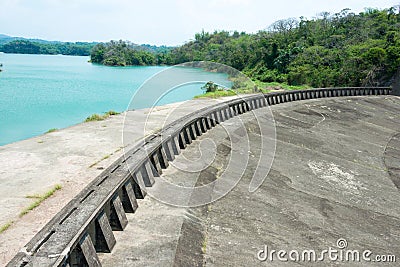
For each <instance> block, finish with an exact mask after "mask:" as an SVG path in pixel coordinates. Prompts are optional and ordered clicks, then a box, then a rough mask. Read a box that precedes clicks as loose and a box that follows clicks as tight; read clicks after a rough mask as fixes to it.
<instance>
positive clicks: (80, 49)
mask: <svg viewBox="0 0 400 267" xmlns="http://www.w3.org/2000/svg"><path fill="white" fill-rule="evenodd" d="M94 45H95V44H94V43H81V42H77V43H62V42H34V41H29V40H25V39H21V40H19V39H17V40H12V41H10V42H6V43H5V44H3V45H2V46H0V51H1V52H4V53H14V54H50V55H56V54H62V55H71V56H88V55H90V50H91V49H92V48H93V47H94Z"/></svg>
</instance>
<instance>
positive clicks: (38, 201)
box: [19, 184, 62, 217]
mask: <svg viewBox="0 0 400 267" xmlns="http://www.w3.org/2000/svg"><path fill="white" fill-rule="evenodd" d="M61 188H62V186H61V185H59V184H56V185H55V186H54V187H53V188H52V189H50V190H49V191H47V192H46V193H44V194H43V195H33V196H26V197H27V198H34V199H36V200H35V201H34V202H33V203H32V204H30V205H29V206H28V207H26V208H25V209H23V210H22V211H21V212H20V213H19V217H22V216H24V215H26V214H28V213H29V212H30V211H31V210H33V209H35V208H36V207H38V206H39V205H40V204H41V203H42V202H43V201H45V200H46V199H48V198H49V197H51V196H52V195H53V194H54V193H55V192H56V191H58V190H60V189H61Z"/></svg>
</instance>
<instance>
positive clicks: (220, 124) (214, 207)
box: [9, 88, 400, 266]
mask: <svg viewBox="0 0 400 267" xmlns="http://www.w3.org/2000/svg"><path fill="white" fill-rule="evenodd" d="M388 94H390V89H388V88H373V89H372V88H350V89H321V90H309V91H306V92H285V93H276V94H270V95H265V96H261V97H260V96H249V97H244V98H241V99H234V100H230V101H228V102H225V105H224V107H223V108H221V107H220V106H218V105H215V106H212V107H209V108H206V109H200V110H199V111H198V112H197V115H198V117H195V118H191V119H190V116H189V117H186V118H185V120H182V121H181V122H180V124H176V125H175V126H176V127H177V128H176V129H175V128H174V127H167V129H166V131H169V132H168V133H170V135H169V136H170V139H168V140H165V141H159V140H157V134H154V135H151V136H149V137H148V138H147V139H146V140H147V141H146V143H145V145H148V146H149V147H150V148H152V149H150V150H147V151H150V153H147V152H146V153H147V154H143V152H142V151H141V150H140V149H138V148H135V147H133V148H132V149H131V150H130V153H131V155H132V157H133V159H132V162H135V166H136V165H137V168H135V169H134V172H133V174H130V175H126V174H125V173H131V172H127V171H126V170H125V169H123V168H122V167H121V162H122V161H121V162H119V163H118V161H117V163H113V164H112V165H111V166H110V167H109V168H107V169H106V170H105V171H104V173H108V174H109V175H107V177H108V176H111V175H112V174H113V173H115V174H114V175H115V176H120V177H121V179H120V181H119V182H118V183H114V184H113V183H112V182H110V181H109V180H107V178H106V176H105V175H102V174H100V175H99V176H98V178H96V179H95V181H94V182H92V183H90V184H89V186H88V187H87V188H85V189H84V190H83V191H82V192H81V193H79V194H78V196H77V197H76V198H74V200H72V202H70V203H69V204H68V205H67V206H66V207H65V208H64V209H63V210H62V211H61V212H60V213H59V214H57V215H56V216H55V217H54V218H53V219H52V220H51V221H50V222H49V223H48V224H47V225H46V226H45V227H44V228H43V229H42V230H41V231H40V232H39V233H38V234H37V235H36V236H35V237H34V238H33V239H32V240H31V241H30V242H29V243H28V244H27V245H26V246H25V247H24V250H22V251H21V252H20V253H18V255H17V256H15V257H14V259H13V260H12V261H11V262H10V264H9V266H85V265H89V266H101V265H102V266H203V265H209V266H227V265H229V266H231V265H232V266H262V265H263V264H264V265H265V264H268V265H272V266H281V265H282V262H279V261H277V260H276V259H275V262H268V263H265V262H262V261H260V260H259V259H258V258H257V254H259V256H260V255H262V254H260V253H259V252H260V249H265V248H266V247H265V246H266V245H268V246H270V248H271V249H275V250H277V251H278V250H280V249H286V250H287V251H289V250H290V249H297V250H301V249H315V250H317V251H322V250H323V249H327V248H329V247H335V245H336V242H337V240H338V239H340V238H341V239H342V240H341V241H343V240H344V239H346V240H347V242H348V245H349V247H351V249H359V250H360V251H362V250H365V249H369V250H372V251H373V253H374V254H375V255H376V254H381V255H385V254H390V255H391V256H392V254H394V255H395V254H396V252H398V251H399V250H400V246H399V244H400V242H399V241H400V231H399V229H398V226H399V225H400V216H399V214H400V213H399V209H400V208H399V207H398V202H399V200H400V195H399V184H400V182H399V181H400V178H399V158H400V153H399V147H400V146H399V144H400V139H399V131H400V127H399V125H400V123H399V122H400V118H399V116H398V114H399V111H400V102H399V97H397V96H391V95H388ZM376 95H379V96H376ZM339 96H340V98H339ZM327 97H329V98H327ZM313 98H321V99H313ZM310 99H311V100H310ZM297 100H303V101H297ZM293 101H296V102H293ZM288 102H293V103H288ZM226 103H228V104H226ZM276 104H280V105H276ZM267 105H271V106H272V107H271V108H272V112H273V115H274V118H275V124H276V137H277V143H276V145H277V146H276V153H275V156H274V163H273V165H272V168H271V170H270V172H269V174H268V176H267V178H266V180H265V181H264V183H263V184H262V185H261V187H260V188H259V189H258V190H257V191H255V192H253V193H250V192H249V190H248V188H249V186H248V185H249V182H250V179H251V177H252V172H254V169H255V168H256V166H257V162H256V160H250V161H249V164H248V166H247V168H246V170H245V172H244V176H243V178H242V180H241V181H240V182H239V183H238V184H237V185H236V186H235V187H234V189H233V190H232V191H231V192H230V193H229V194H227V195H226V196H225V197H223V198H222V199H220V200H218V201H216V202H213V203H211V204H208V205H205V206H201V207H198V208H176V207H172V206H168V205H166V204H162V203H160V202H158V201H156V200H154V199H152V198H150V197H144V196H145V194H146V192H147V193H148V194H149V195H151V193H152V191H153V190H154V191H157V186H158V183H157V180H158V179H160V178H163V179H166V180H169V181H174V182H176V183H180V184H185V185H196V186H199V185H203V184H207V183H209V182H211V181H214V180H216V179H218V177H219V171H220V170H221V169H224V166H226V164H227V162H228V159H229V157H230V154H231V151H232V147H230V144H231V142H229V140H228V139H229V138H227V135H226V132H225V130H224V127H233V128H234V127H235V125H236V124H235V121H234V118H235V117H239V118H240V120H241V121H242V122H243V123H244V125H245V126H246V127H245V128H246V129H247V131H246V132H247V134H248V137H249V139H250V141H251V142H250V150H249V151H246V152H244V153H249V155H250V156H251V157H254V158H257V155H260V154H262V151H260V147H261V145H260V142H261V139H260V132H258V130H257V129H258V128H257V123H255V121H254V116H252V115H254V114H255V115H256V116H257V117H258V118H260V121H261V122H263V120H262V119H263V116H264V114H265V113H266V109H267V108H268V107H266V106H267ZM251 114H252V115H251ZM191 116H192V117H193V114H192V115H191ZM265 119H266V120H265V121H267V118H265ZM163 131H165V130H163ZM236 135H237V136H233V138H234V139H235V138H237V139H240V138H241V137H242V136H243V132H242V131H240V130H239V128H238V131H236ZM210 138H211V139H212V140H213V142H214V144H215V147H216V151H217V153H216V157H215V159H214V161H213V162H212V164H211V165H210V166H208V167H207V168H206V169H204V170H203V171H201V173H200V175H191V174H188V173H187V172H181V171H180V170H179V169H176V168H174V164H172V163H178V165H179V162H180V161H181V163H182V164H185V162H186V161H185V160H187V159H193V160H194V161H196V159H198V158H199V157H200V155H199V151H200V149H199V146H201V145H200V144H201V143H202V142H205V141H206V140H207V139H210ZM230 138H232V136H231V137H230ZM156 141H157V142H156ZM189 144H190V145H189ZM138 151H139V152H138ZM251 157H250V158H251ZM143 158H145V159H143ZM183 159H185V160H183ZM127 161H128V159H125V162H127ZM138 162H139V163H138ZM168 162H171V163H170V164H168ZM115 164H117V165H115ZM232 175H237V173H236V172H233V173H232ZM131 176H132V177H131ZM104 181H106V182H104ZM103 183H104V187H108V189H107V190H108V191H107V192H105V191H104V190H105V189H104V190H102V189H99V188H98V187H99V186H100V185H102V184H103ZM94 186H97V187H96V190H97V191H96V190H95V189H94ZM144 187H146V191H143V190H142V189H141V188H144ZM110 188H112V190H111V191H110V190H109V189H110ZM109 191H110V192H109ZM85 201H86V203H84V202H85ZM92 201H93V202H92ZM91 205H92V207H91ZM87 206H89V207H87ZM85 209H86V210H85ZM76 210H78V211H82V213H83V214H85V215H82V214H81V213H80V212H76ZM87 210H89V211H91V213H90V214H86V211H87ZM133 212H134V213H133ZM85 216H86V217H85ZM81 222H82V223H81ZM128 222H129V223H128ZM63 224H64V225H63ZM96 252H97V253H96ZM105 252H106V253H105ZM264 252H265V251H264ZM264 254H265V253H264ZM397 257H399V256H397ZM296 264H298V265H303V266H310V265H313V263H310V262H306V261H303V262H297V263H296ZM318 264H319V265H318ZM337 264H338V262H328V263H326V262H324V266H327V265H332V266H336V265H337ZM357 264H359V265H360V266H364V265H365V262H364V263H363V262H362V263H354V264H353V265H357ZM315 266H320V263H315Z"/></svg>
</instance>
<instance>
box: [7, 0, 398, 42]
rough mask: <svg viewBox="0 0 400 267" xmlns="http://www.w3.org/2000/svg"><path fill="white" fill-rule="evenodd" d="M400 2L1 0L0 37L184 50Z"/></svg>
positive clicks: (370, 0)
mask: <svg viewBox="0 0 400 267" xmlns="http://www.w3.org/2000/svg"><path fill="white" fill-rule="evenodd" d="M399 3H400V0H335V1H332V0H326V1H325V0H319V1H315V0H304V1H303V0H273V1H270V0H140V1H138V0H0V33H3V34H7V35H11V36H22V37H28V38H41V39H47V40H60V41H109V40H111V39H115V40H119V39H123V40H130V41H132V42H134V43H139V44H143V43H146V44H156V45H162V44H164V45H180V44H183V43H185V42H186V41H188V40H190V39H192V38H193V36H194V34H195V33H196V32H200V31H201V30H202V29H204V30H205V31H214V30H229V31H233V30H238V31H246V32H257V31H258V30H261V29H265V28H266V27H267V26H269V25H270V24H271V23H273V22H274V21H276V20H279V19H284V18H289V17H296V18H298V17H300V16H305V17H307V18H312V17H314V16H315V15H316V14H318V13H320V12H323V11H328V12H331V13H336V12H339V11H340V10H342V9H344V8H350V9H351V10H352V12H355V13H359V12H361V11H363V10H364V8H365V7H376V8H388V7H391V6H394V5H398V4H399Z"/></svg>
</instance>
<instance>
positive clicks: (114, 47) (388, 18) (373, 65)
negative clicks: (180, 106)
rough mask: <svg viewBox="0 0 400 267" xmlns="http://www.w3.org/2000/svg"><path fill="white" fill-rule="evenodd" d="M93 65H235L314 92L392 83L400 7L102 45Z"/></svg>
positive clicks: (399, 50)
mask: <svg viewBox="0 0 400 267" xmlns="http://www.w3.org/2000/svg"><path fill="white" fill-rule="evenodd" d="M91 56H92V61H93V62H98V63H102V64H106V65H153V64H167V65H170V64H179V63H183V62H188V61H200V60H208V61H214V62H218V63H223V64H227V65H229V66H232V67H234V68H236V69H238V70H240V71H243V72H244V73H246V74H247V75H249V76H250V77H251V78H253V79H256V80H259V81H263V82H282V83H288V84H290V85H300V84H307V85H310V86H313V87H329V86H362V85H366V86H375V85H388V84H389V83H390V82H391V81H390V79H391V77H392V76H393V74H394V72H395V71H396V70H397V68H399V67H400V14H399V11H398V10H397V9H396V8H389V9H385V10H377V9H366V10H365V11H364V12H362V13H360V14H354V13H351V12H350V10H348V9H345V10H342V11H341V12H339V13H336V14H329V13H321V14H320V15H319V17H318V18H314V19H306V18H303V17H301V18H300V19H299V20H298V19H294V18H291V19H285V20H280V21H277V22H275V23H274V24H272V25H271V26H270V27H269V28H268V29H266V30H263V31H260V32H258V33H257V34H246V33H239V32H233V33H230V32H227V31H220V32H214V33H207V32H201V33H198V34H196V35H195V39H194V40H193V41H190V42H188V43H186V44H185V45H183V46H180V47H177V48H174V49H171V50H168V49H166V50H164V51H161V52H160V51H156V52H154V51H152V52H151V51H144V50H138V49H136V48H135V47H132V46H130V45H129V44H128V43H125V42H122V41H120V42H111V43H108V44H99V45H96V47H95V48H94V49H93V50H92V54H91Z"/></svg>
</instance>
